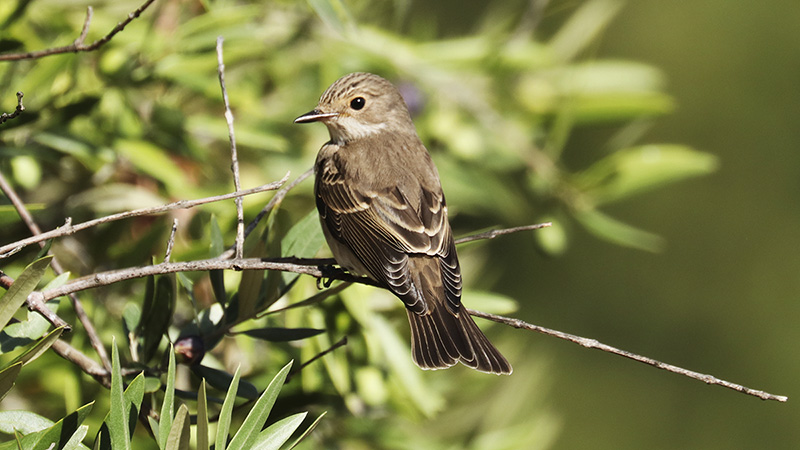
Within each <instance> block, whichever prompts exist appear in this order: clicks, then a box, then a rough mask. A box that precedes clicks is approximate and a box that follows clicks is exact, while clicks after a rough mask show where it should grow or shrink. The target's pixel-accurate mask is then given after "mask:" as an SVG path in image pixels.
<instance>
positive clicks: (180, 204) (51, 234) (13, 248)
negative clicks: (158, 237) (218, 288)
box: [0, 172, 289, 259]
mask: <svg viewBox="0 0 800 450" xmlns="http://www.w3.org/2000/svg"><path fill="white" fill-rule="evenodd" d="M288 179H289V172H287V173H286V175H285V176H284V177H283V178H282V179H281V180H280V181H275V182H272V183H269V184H265V185H262V186H258V187H254V188H252V189H245V190H243V191H239V192H232V193H228V194H223V195H216V196H213V197H206V198H201V199H197V200H180V201H177V202H173V203H168V204H166V205H161V206H155V207H152V208H144V209H137V210H134V211H126V212H122V213H117V214H112V215H110V216H105V217H101V218H99V219H93V220H89V221H87V222H83V223H79V224H77V225H72V221H71V220H70V219H68V220H67V221H66V223H64V225H63V226H61V227H59V228H56V229H55V230H51V231H48V232H45V233H42V234H40V235H38V236H32V237H29V238H27V239H22V240H19V241H17V242H12V243H11V244H7V245H4V246H2V247H0V259H2V258H7V257H8V256H10V255H12V254H13V253H16V252H17V251H19V250H20V249H21V248H23V247H27V246H28V245H31V244H35V243H37V242H42V241H46V240H48V239H53V238H56V237H61V236H69V235H72V234H75V233H77V232H78V231H82V230H85V229H87V228H91V227H94V226H97V225H100V224H103V223H107V222H113V221H115V220H121V219H128V218H131V217H138V216H146V215H152V214H161V213H164V212H167V211H172V210H174V209H189V208H194V207H195V206H199V205H204V204H206V203H212V202H218V201H222V200H229V199H231V198H235V197H241V196H244V195H251V194H256V193H259V192H264V191H273V190H275V189H278V188H279V187H280V186H281V185H283V183H285V182H286V180H288Z"/></svg>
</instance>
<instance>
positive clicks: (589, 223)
mask: <svg viewBox="0 0 800 450" xmlns="http://www.w3.org/2000/svg"><path fill="white" fill-rule="evenodd" d="M574 216H575V218H576V219H577V220H578V221H579V222H580V223H581V225H583V226H584V228H586V229H587V230H588V231H590V232H591V233H592V234H594V235H596V236H597V237H599V238H601V239H604V240H606V241H609V242H613V243H615V244H618V245H623V246H625V247H632V248H637V249H640V250H647V251H650V252H657V251H660V250H661V249H662V248H663V247H664V239H663V238H661V237H660V236H658V235H655V234H653V233H649V232H647V231H643V230H640V229H638V228H635V227H633V226H631V225H628V224H626V223H623V222H620V221H619V220H616V219H613V218H611V217H609V216H607V215H606V214H603V213H601V212H600V211H598V210H596V209H592V210H587V211H580V212H576V213H575V214H574Z"/></svg>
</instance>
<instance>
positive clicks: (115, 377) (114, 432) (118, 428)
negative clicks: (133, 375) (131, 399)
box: [106, 339, 131, 450]
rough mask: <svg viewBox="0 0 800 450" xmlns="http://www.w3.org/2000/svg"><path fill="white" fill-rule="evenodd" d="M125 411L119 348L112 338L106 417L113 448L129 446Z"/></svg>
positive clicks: (126, 447) (125, 449)
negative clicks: (108, 409)
mask: <svg viewBox="0 0 800 450" xmlns="http://www.w3.org/2000/svg"><path fill="white" fill-rule="evenodd" d="M127 413H128V411H127V408H126V407H125V396H124V393H123V391H122V369H121V367H120V363H119V349H117V341H116V339H114V340H113V341H112V343H111V411H110V412H109V414H108V418H107V419H106V424H107V425H108V433H109V437H110V441H111V447H112V448H113V449H114V450H118V449H123V450H127V449H130V448H131V439H130V434H129V433H128V414H127Z"/></svg>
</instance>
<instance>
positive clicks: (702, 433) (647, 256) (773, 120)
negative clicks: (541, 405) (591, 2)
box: [498, 0, 800, 449]
mask: <svg viewBox="0 0 800 450" xmlns="http://www.w3.org/2000/svg"><path fill="white" fill-rule="evenodd" d="M556 4H561V5H562V6H563V7H564V8H569V5H570V4H571V3H570V2H554V3H553V4H551V5H550V6H551V7H556ZM556 9H558V8H556ZM798 18H800V5H799V4H798V3H796V2H792V1H783V2H774V3H770V4H769V5H767V4H763V3H759V2H755V1H738V2H727V1H682V2H667V3H665V2H658V1H647V0H645V1H632V2H626V3H625V5H624V7H623V8H622V10H621V11H620V13H619V15H618V16H617V17H616V19H615V20H614V21H613V22H612V24H611V26H610V27H609V28H608V30H607V31H606V32H605V33H604V35H603V37H602V39H601V40H600V42H599V43H598V45H597V47H596V49H595V53H594V54H595V55H596V56H597V57H611V58H626V59H634V60H638V61H644V62H648V63H651V64H653V65H654V66H656V67H658V68H660V69H661V70H663V72H664V73H665V74H666V77H667V79H668V86H669V87H668V92H669V93H670V94H672V95H673V96H674V97H675V100H676V104H677V108H676V110H675V111H674V112H673V113H671V114H669V115H667V116H665V117H662V118H659V119H658V120H656V121H655V122H654V124H653V126H652V128H651V129H650V130H649V131H647V133H646V136H647V138H648V139H649V140H653V141H670V142H681V143H686V144H689V145H691V146H693V147H695V148H698V149H702V150H705V151H707V152H710V153H713V154H714V155H717V156H718V157H719V167H718V170H717V172H716V173H714V174H712V175H709V176H706V177H702V178H698V179H694V180H689V181H685V182H682V183H679V184H676V185H674V186H670V187H669V188H668V189H665V190H661V191H658V192H653V193H649V194H647V195H646V196H642V197H639V198H637V199H634V200H631V201H629V202H626V203H625V204H620V205H616V206H615V207H614V208H613V210H614V212H615V213H616V214H617V215H618V216H619V217H624V218H625V220H628V221H630V222H632V223H636V224H637V225H641V226H642V227H643V228H645V229H647V230H652V231H655V232H657V233H658V234H660V235H661V236H663V237H664V238H665V239H666V242H667V243H666V246H665V247H664V249H663V251H661V252H660V253H657V254H651V253H645V252H639V251H634V250H629V249H624V248H620V247H617V246H612V245H608V244H606V243H603V242H599V241H598V240H596V239H594V238H593V237H591V236H589V235H588V234H586V233H583V232H580V231H577V232H576V234H575V235H574V240H573V241H572V242H571V243H570V248H569V250H568V251H567V252H566V253H565V254H564V255H563V257H561V258H557V259H547V258H539V257H534V258H527V259H526V258H524V254H525V253H526V250H529V248H526V243H525V239H524V238H521V237H512V238H509V239H508V240H505V241H503V242H502V243H499V244H498V245H501V246H502V247H503V251H504V252H506V254H507V255H514V256H513V257H514V258H519V260H520V261H526V263H525V264H523V265H520V266H519V270H518V271H514V272H513V273H509V274H508V275H509V276H508V277H507V278H505V279H504V280H505V282H506V283H507V284H505V286H507V288H506V289H504V290H506V291H507V292H509V293H510V294H512V295H513V296H515V297H516V298H520V299H522V298H525V299H526V300H524V301H523V312H524V316H525V318H526V319H529V320H531V321H534V322H536V323H539V324H541V325H545V326H549V327H553V328H558V329H560V330H564V331H569V332H574V333H576V334H580V335H583V336H591V337H594V338H597V339H599V340H601V341H603V342H606V343H609V344H612V345H616V346H620V347H623V348H625V349H628V350H631V351H636V352H639V353H642V354H645V355H648V356H651V357H654V358H656V359H661V360H662V361H666V362H670V363H673V364H677V365H680V366H683V367H686V368H690V369H693V370H697V371H700V372H703V373H710V374H714V375H717V376H719V377H722V378H725V379H728V380H731V381H734V382H737V383H741V384H744V385H746V386H750V387H754V386H757V387H759V388H762V389H765V390H767V391H771V392H781V393H783V394H784V395H788V396H789V398H790V400H789V402H788V403H787V404H778V403H773V402H762V401H760V400H757V399H754V398H749V397H747V396H743V395H739V394H736V393H733V392H730V391H727V390H725V389H720V388H717V387H708V386H705V385H703V384H701V383H698V382H696V381H691V380H688V379H684V378H681V377H677V376H674V375H671V374H667V373H662V372H660V371H657V370H653V369H651V368H648V367H643V366H639V365H638V364H636V363H631V362H628V361H624V360H620V359H618V358H615V357H610V356H608V355H604V354H600V353H597V352H593V351H586V350H583V349H581V348H576V347H575V346H572V345H570V344H565V343H561V342H556V341H553V340H552V339H548V338H542V337H539V336H520V334H517V335H516V338H517V339H525V345H526V346H528V348H532V349H536V350H537V351H540V352H542V353H543V354H544V355H546V356H545V359H546V360H547V361H548V362H549V368H548V373H549V375H550V377H549V380H550V381H551V383H552V384H551V385H550V387H549V389H548V394H547V401H548V403H549V404H550V405H551V408H552V410H553V411H557V412H558V413H560V415H561V419H562V422H561V423H562V425H563V428H562V429H561V433H560V435H559V437H558V439H557V440H556V443H555V445H554V447H553V448H559V449H572V448H608V449H613V448H616V449H621V448H626V449H628V448H630V449H634V448H653V449H655V448H659V449H674V448H693V449H711V448H714V449H723V448H776V449H777V448H786V449H790V448H796V447H797V446H798V445H800V432H798V428H797V427H796V426H795V424H796V423H797V422H798V418H799V417H800V408H798V407H797V406H796V405H795V400H796V398H797V394H798V391H800V383H798V382H797V373H798V370H800V360H798V358H797V356H796V351H795V346H796V343H797V342H798V340H800V327H798V319H800V276H798V274H800V251H798V250H800V208H799V207H798V206H800V152H799V151H798V149H800V147H799V146H800V127H798V125H797V122H796V120H795V117H796V116H797V113H798V111H800V110H799V109H798V108H800V89H797V74H798V73H800V72H798V70H800V40H798V39H797V31H796V28H795V26H794V25H793V24H794V22H795V21H796V20H797V19H798ZM546 20H547V19H545V21H546ZM595 136H596V134H593V133H591V132H587V133H585V134H584V133H581V134H580V135H578V136H576V138H575V139H572V140H571V141H570V143H569V144H568V148H567V150H566V154H567V156H568V158H569V159H570V160H571V161H574V163H575V164H578V165H579V164H583V163H584V161H585V160H586V158H587V156H586V155H587V153H588V152H590V151H591V149H592V148H594V147H595V146H596V141H594V140H593V137H595ZM532 253H534V252H529V253H528V254H532ZM522 279H524V280H530V282H529V283H520V282H519V281H518V280H522Z"/></svg>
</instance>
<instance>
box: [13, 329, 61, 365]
mask: <svg viewBox="0 0 800 450" xmlns="http://www.w3.org/2000/svg"><path fill="white" fill-rule="evenodd" d="M63 332H64V327H58V328H56V329H55V330H53V331H51V332H50V333H48V334H47V336H45V337H43V338H41V339H39V341H38V342H37V343H36V345H34V346H33V347H31V348H30V349H28V350H26V351H25V353H23V354H21V355H19V356H17V357H16V358H14V361H12V364H14V363H18V362H21V363H22V364H28V363H29V362H31V361H33V360H35V359H36V358H38V357H40V356H41V355H42V354H43V353H44V352H46V351H47V349H48V348H50V346H51V345H53V344H54V343H55V342H56V341H57V340H58V338H59V337H60V336H61V333H63Z"/></svg>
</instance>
